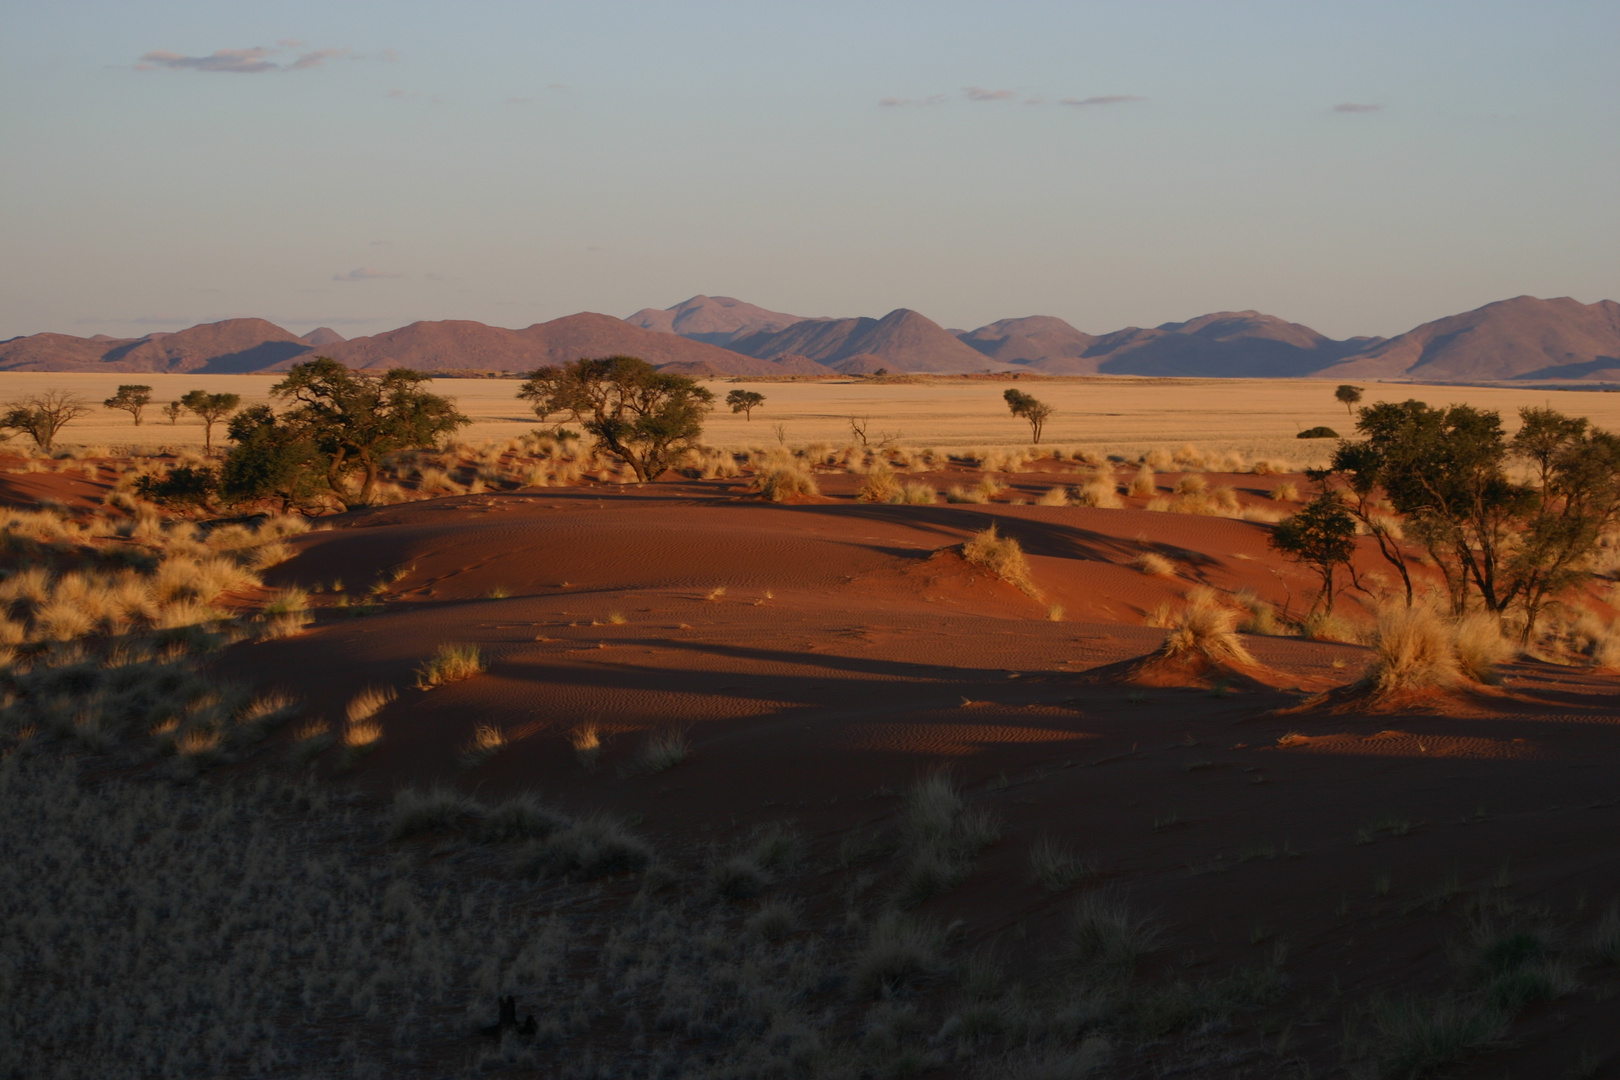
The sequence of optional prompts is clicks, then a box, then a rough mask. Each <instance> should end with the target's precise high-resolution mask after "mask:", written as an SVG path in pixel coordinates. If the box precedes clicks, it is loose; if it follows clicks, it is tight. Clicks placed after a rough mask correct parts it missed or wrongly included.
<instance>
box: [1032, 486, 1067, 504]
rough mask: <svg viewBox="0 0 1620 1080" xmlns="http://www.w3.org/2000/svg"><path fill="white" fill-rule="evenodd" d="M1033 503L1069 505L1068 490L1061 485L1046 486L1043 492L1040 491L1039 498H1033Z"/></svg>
mask: <svg viewBox="0 0 1620 1080" xmlns="http://www.w3.org/2000/svg"><path fill="white" fill-rule="evenodd" d="M1035 505H1036V506H1068V505H1069V491H1068V489H1067V488H1065V487H1063V486H1062V485H1059V486H1057V487H1050V488H1047V489H1046V490H1045V491H1044V492H1042V493H1041V497H1040V498H1039V499H1036V500H1035Z"/></svg>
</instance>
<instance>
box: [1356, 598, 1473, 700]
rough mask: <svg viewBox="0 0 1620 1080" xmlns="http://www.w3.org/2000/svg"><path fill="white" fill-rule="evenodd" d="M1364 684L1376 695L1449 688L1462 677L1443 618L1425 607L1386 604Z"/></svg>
mask: <svg viewBox="0 0 1620 1080" xmlns="http://www.w3.org/2000/svg"><path fill="white" fill-rule="evenodd" d="M1371 644H1372V648H1373V662H1372V664H1371V666H1370V667H1368V669H1367V673H1366V675H1365V676H1364V681H1365V682H1366V683H1367V684H1368V685H1370V686H1371V687H1372V689H1373V690H1374V691H1375V692H1376V693H1379V694H1392V693H1397V692H1399V691H1403V690H1425V689H1431V688H1441V687H1447V686H1452V685H1454V684H1455V683H1457V682H1458V681H1459V680H1460V679H1461V678H1462V670H1461V668H1460V667H1459V665H1458V663H1457V654H1456V651H1455V650H1454V649H1453V648H1452V645H1451V634H1450V632H1449V627H1447V625H1446V621H1445V619H1444V618H1443V617H1442V616H1441V615H1440V614H1438V613H1437V612H1435V611H1434V610H1433V609H1432V608H1429V607H1426V606H1424V605H1415V606H1413V607H1405V606H1403V605H1400V604H1386V605H1385V606H1384V607H1383V608H1381V609H1380V610H1379V612H1378V623H1377V627H1376V628H1375V629H1374V631H1373V638H1372V643H1371Z"/></svg>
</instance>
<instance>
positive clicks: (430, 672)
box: [416, 643, 485, 690]
mask: <svg viewBox="0 0 1620 1080" xmlns="http://www.w3.org/2000/svg"><path fill="white" fill-rule="evenodd" d="M484 670H485V668H484V660H483V657H482V656H481V655H480V654H479V651H478V646H476V645H462V644H454V643H446V644H444V645H440V646H439V651H438V652H437V653H435V654H434V655H433V656H432V658H430V659H429V660H427V661H425V662H424V663H423V664H422V666H420V667H418V668H417V669H416V685H417V688H418V689H421V690H431V689H433V688H434V687H435V686H443V685H445V684H446V683H453V682H461V681H463V680H464V679H471V678H474V677H475V676H478V675H482V674H483V673H484Z"/></svg>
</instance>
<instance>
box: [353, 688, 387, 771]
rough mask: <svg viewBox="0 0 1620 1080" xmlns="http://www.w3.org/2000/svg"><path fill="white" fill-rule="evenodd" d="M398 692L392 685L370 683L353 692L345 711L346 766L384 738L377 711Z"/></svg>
mask: <svg viewBox="0 0 1620 1080" xmlns="http://www.w3.org/2000/svg"><path fill="white" fill-rule="evenodd" d="M396 697H398V695H397V694H396V693H395V692H394V690H393V688H392V687H386V686H368V687H367V688H366V689H364V690H362V691H360V693H358V694H356V695H355V696H354V700H352V701H350V702H349V705H348V708H346V709H345V710H344V713H343V720H344V723H343V767H344V768H348V767H349V766H350V765H353V764H354V763H355V762H356V761H358V760H359V759H360V758H361V756H363V755H365V754H369V753H370V752H371V751H373V750H375V749H376V748H377V746H378V744H380V743H381V742H382V737H383V729H382V723H381V722H380V721H379V720H378V719H377V714H378V713H379V712H381V711H382V709H383V707H384V706H385V705H387V704H388V703H389V702H390V701H393V700H394V699H395V698H396Z"/></svg>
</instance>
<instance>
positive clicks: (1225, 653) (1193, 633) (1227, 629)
mask: <svg viewBox="0 0 1620 1080" xmlns="http://www.w3.org/2000/svg"><path fill="white" fill-rule="evenodd" d="M1239 621H1240V615H1239V613H1238V612H1237V611H1235V610H1233V609H1232V608H1231V607H1229V606H1228V605H1226V604H1224V603H1222V602H1221V599H1220V597H1219V596H1218V595H1217V594H1216V592H1215V591H1214V590H1213V589H1209V588H1205V587H1204V586H1198V587H1196V588H1194V589H1191V590H1189V591H1188V593H1187V603H1186V605H1185V606H1184V607H1183V608H1182V609H1181V611H1180V612H1179V613H1178V614H1177V615H1176V616H1175V618H1174V621H1173V622H1172V623H1171V627H1170V634H1169V636H1168V637H1166V638H1165V640H1164V655H1165V656H1166V657H1167V658H1172V659H1174V658H1193V657H1202V658H1203V659H1206V660H1209V661H1213V662H1216V663H1230V664H1253V663H1254V662H1255V659H1254V657H1253V655H1251V654H1250V652H1249V650H1248V648H1247V647H1246V646H1245V645H1244V644H1243V642H1242V640H1241V639H1240V638H1239V637H1238V635H1237V625H1238V622H1239Z"/></svg>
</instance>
